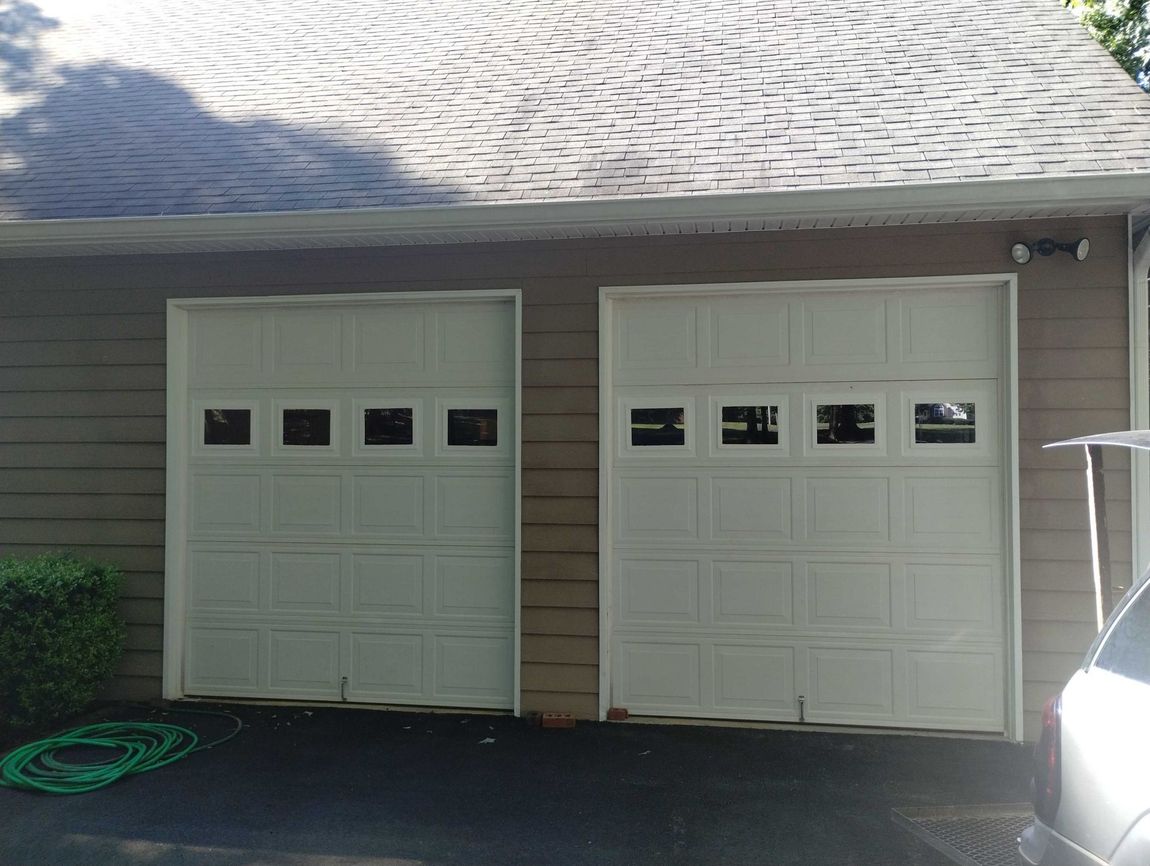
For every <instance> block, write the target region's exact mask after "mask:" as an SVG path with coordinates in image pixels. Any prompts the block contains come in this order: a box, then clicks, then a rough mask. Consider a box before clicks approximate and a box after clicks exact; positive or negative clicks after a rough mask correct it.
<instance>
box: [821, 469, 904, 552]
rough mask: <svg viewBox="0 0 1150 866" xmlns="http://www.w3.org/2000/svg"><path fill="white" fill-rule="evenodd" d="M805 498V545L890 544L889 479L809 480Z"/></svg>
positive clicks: (844, 477)
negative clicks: (807, 543) (822, 543)
mask: <svg viewBox="0 0 1150 866" xmlns="http://www.w3.org/2000/svg"><path fill="white" fill-rule="evenodd" d="M806 498H807V507H806V518H807V519H806V541H808V542H811V543H819V542H826V543H831V544H834V543H856V544H857V543H864V544H867V543H869V544H884V543H888V542H890V540H891V536H890V481H889V479H887V478H878V477H874V478H858V477H851V476H847V475H842V476H838V477H831V476H828V477H820V478H808V479H807V480H806Z"/></svg>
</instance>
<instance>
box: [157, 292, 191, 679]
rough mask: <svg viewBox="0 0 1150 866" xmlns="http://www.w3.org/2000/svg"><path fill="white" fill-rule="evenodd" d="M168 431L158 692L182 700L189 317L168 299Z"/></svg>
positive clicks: (185, 601)
mask: <svg viewBox="0 0 1150 866" xmlns="http://www.w3.org/2000/svg"><path fill="white" fill-rule="evenodd" d="M167 312H168V322H167V337H168V341H167V342H168V354H167V404H168V405H167V433H166V437H165V438H166V441H167V448H166V455H167V456H166V458H165V459H166V464H167V466H166V471H165V473H164V484H165V497H164V499H165V503H166V505H165V519H164V659H163V684H162V686H161V692H162V694H163V696H164V699H165V700H169V701H174V700H178V699H180V698H182V697H183V696H184V628H185V625H186V623H187V616H186V613H187V609H186V605H187V599H186V598H185V595H184V567H185V564H184V557H185V555H186V552H187V510H188V497H187V490H188V479H187V472H188V468H187V460H186V459H185V458H186V455H187V453H188V450H189V447H190V443H189V442H188V423H187V420H188V419H187V412H188V378H187V358H188V313H187V310H185V309H184V308H183V307H182V306H181V305H180V304H179V303H178V302H175V301H168V305H167Z"/></svg>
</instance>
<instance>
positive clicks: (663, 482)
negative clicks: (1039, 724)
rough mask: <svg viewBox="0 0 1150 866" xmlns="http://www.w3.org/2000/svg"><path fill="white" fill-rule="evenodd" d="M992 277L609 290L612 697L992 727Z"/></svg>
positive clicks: (996, 497)
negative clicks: (849, 285) (695, 290)
mask: <svg viewBox="0 0 1150 866" xmlns="http://www.w3.org/2000/svg"><path fill="white" fill-rule="evenodd" d="M1001 295H1002V292H1001V290H1000V289H995V288H978V289H971V288H948V289H939V288H927V287H922V288H917V289H912V290H906V291H889V290H887V291H880V290H869V289H868V290H865V291H864V290H861V289H857V290H854V291H850V292H843V291H822V292H816V291H807V292H802V293H800V292H765V291H760V292H757V293H747V294H737V295H736V294H720V295H704V296H690V295H687V296H684V295H678V296H666V295H665V296H663V297H637V296H633V295H621V296H620V297H619V298H617V299H615V300H612V301H610V304H611V310H612V312H611V316H610V321H611V335H610V338H609V339H610V346H611V360H610V367H611V371H612V388H611V391H610V394H609V396H608V398H607V399H608V400H609V401H610V404H609V405H610V407H611V414H610V419H611V420H610V424H611V425H612V426H613V428H614V431H613V434H612V436H611V441H610V444H609V451H610V455H611V456H610V463H611V477H610V483H609V494H608V495H609V502H608V513H609V515H610V516H609V521H610V523H609V531H610V534H611V542H612V543H611V552H610V562H609V567H610V576H609V580H610V584H609V586H610V593H611V607H610V612H609V616H608V627H609V641H608V654H609V658H610V661H609V670H610V676H611V694H610V700H611V704H612V705H615V706H620V707H625V708H627V709H628V710H630V711H631V712H632V713H638V714H650V715H673V716H703V717H718V718H724V717H726V718H750V719H774V720H798V719H799V718H800V717H801V718H803V719H805V720H807V721H810V722H821V723H842V724H865V725H881V726H899V727H916V728H950V729H965V730H986V731H1002V730H1003V727H1004V710H1003V707H1004V678H1005V673H1004V672H1005V642H1004V609H1005V591H1004V573H1005V556H1004V551H1005V549H1006V543H1007V539H1006V531H1005V527H1006V525H1007V524H1006V515H1005V513H1004V508H1005V506H1004V489H1005V480H1004V479H1005V475H1004V461H1003V432H1002V431H1003V425H1002V418H1003V414H1004V413H1003V409H1002V390H1003V383H1002V381H1001V378H1002V371H1003V367H1002V355H1003V327H1002V324H1001V322H1002V319H1003V317H1004V315H1005V312H1004V301H1003V298H1002V296H1001Z"/></svg>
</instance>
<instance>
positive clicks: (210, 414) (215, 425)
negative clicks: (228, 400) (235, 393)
mask: <svg viewBox="0 0 1150 866" xmlns="http://www.w3.org/2000/svg"><path fill="white" fill-rule="evenodd" d="M204 444H205V445H251V444H252V411H251V409H205V410H204Z"/></svg>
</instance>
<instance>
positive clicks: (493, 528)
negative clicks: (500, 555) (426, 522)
mask: <svg viewBox="0 0 1150 866" xmlns="http://www.w3.org/2000/svg"><path fill="white" fill-rule="evenodd" d="M514 496H515V482H514V479H513V478H511V477H510V476H509V475H507V474H504V473H500V474H497V475H487V476H480V475H440V476H438V478H436V511H437V521H436V530H437V534H438V535H439V536H441V537H450V538H468V537H475V536H478V537H486V538H493V539H500V540H503V541H511V539H512V538H513V535H514V526H513V525H512V524H513V515H514Z"/></svg>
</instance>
